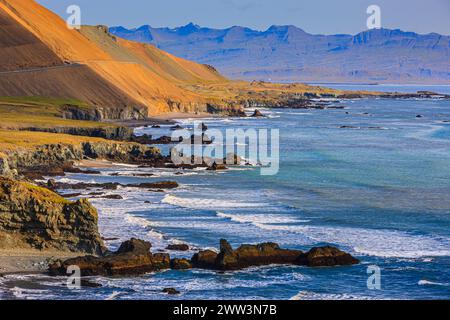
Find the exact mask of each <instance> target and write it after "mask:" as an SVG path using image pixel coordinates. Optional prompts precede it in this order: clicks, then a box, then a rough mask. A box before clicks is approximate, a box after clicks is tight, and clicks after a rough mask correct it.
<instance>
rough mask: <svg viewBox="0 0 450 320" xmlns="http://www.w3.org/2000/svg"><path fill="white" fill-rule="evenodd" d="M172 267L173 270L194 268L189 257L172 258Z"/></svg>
mask: <svg viewBox="0 0 450 320" xmlns="http://www.w3.org/2000/svg"><path fill="white" fill-rule="evenodd" d="M170 268H171V269H173V270H187V269H191V268H192V263H191V261H189V260H188V259H172V260H171V261H170Z"/></svg>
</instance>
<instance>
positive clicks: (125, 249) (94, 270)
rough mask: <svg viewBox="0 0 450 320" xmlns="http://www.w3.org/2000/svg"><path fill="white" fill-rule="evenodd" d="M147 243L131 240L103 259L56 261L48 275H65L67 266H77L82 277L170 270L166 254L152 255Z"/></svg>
mask: <svg viewBox="0 0 450 320" xmlns="http://www.w3.org/2000/svg"><path fill="white" fill-rule="evenodd" d="M150 248H151V244H150V243H149V242H146V241H143V240H138V239H131V240H129V241H125V242H124V243H122V245H121V246H120V248H119V249H118V250H117V252H115V253H110V254H107V255H105V256H103V257H95V256H84V257H78V258H73V259H69V260H66V261H64V262H62V261H57V262H55V263H53V264H52V265H50V266H49V273H50V275H65V274H66V270H67V268H68V267H69V266H73V265H75V266H78V267H79V268H80V269H81V275H82V276H99V275H100V276H117V275H139V274H144V273H148V272H153V271H158V270H163V269H168V268H170V257H169V255H168V254H161V253H157V254H152V253H151V252H150Z"/></svg>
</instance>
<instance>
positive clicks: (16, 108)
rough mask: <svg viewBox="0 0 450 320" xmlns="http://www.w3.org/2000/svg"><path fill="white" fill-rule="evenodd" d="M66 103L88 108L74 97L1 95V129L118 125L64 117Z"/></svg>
mask: <svg viewBox="0 0 450 320" xmlns="http://www.w3.org/2000/svg"><path fill="white" fill-rule="evenodd" d="M64 105H76V106H79V108H81V109H83V108H88V105H87V104H85V103H83V102H81V101H78V100H73V99H56V98H44V97H25V98H24V97H0V129H20V128H30V127H40V128H54V127H75V128H104V127H116V126H115V125H114V124H109V123H108V124H106V123H102V122H94V121H79V120H68V119H63V118H62V111H61V107H62V106H64Z"/></svg>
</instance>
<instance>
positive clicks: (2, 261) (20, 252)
mask: <svg viewBox="0 0 450 320" xmlns="http://www.w3.org/2000/svg"><path fill="white" fill-rule="evenodd" d="M80 254H81V255H82V254H83V253H74V252H62V251H56V250H45V251H40V250H34V249H0V277H1V276H6V275H20V274H46V273H47V271H48V265H49V262H51V261H53V260H56V259H70V258H74V257H77V256H80Z"/></svg>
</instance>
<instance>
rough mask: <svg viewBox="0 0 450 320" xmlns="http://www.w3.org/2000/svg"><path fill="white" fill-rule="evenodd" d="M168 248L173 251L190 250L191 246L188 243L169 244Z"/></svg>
mask: <svg viewBox="0 0 450 320" xmlns="http://www.w3.org/2000/svg"><path fill="white" fill-rule="evenodd" d="M166 249H167V250H172V251H188V250H189V246H188V245H187V244H169V245H168V246H167V248H166Z"/></svg>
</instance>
